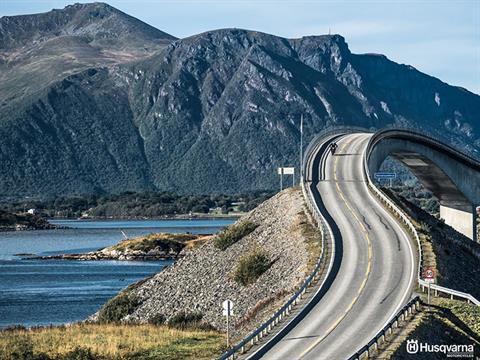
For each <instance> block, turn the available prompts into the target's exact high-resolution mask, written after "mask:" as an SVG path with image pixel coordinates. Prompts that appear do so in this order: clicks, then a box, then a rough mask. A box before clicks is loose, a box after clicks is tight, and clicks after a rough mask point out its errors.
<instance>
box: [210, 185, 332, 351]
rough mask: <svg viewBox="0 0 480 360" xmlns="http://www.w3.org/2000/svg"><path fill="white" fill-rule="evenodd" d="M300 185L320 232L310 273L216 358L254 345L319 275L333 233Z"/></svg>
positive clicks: (283, 315) (308, 193)
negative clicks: (268, 314) (318, 250)
mask: <svg viewBox="0 0 480 360" xmlns="http://www.w3.org/2000/svg"><path fill="white" fill-rule="evenodd" d="M301 186H302V194H303V197H304V199H305V202H306V204H307V207H308V209H309V210H310V212H311V214H312V216H313V218H314V220H315V221H316V223H317V226H318V228H319V230H320V232H321V236H322V240H321V241H322V248H321V253H320V257H319V259H318V261H317V263H316V265H315V268H314V269H313V271H312V273H311V274H310V275H309V276H308V277H307V279H306V280H305V281H304V282H303V284H302V286H301V287H300V288H299V289H298V290H297V292H295V294H293V295H292V297H291V298H290V299H289V300H288V301H287V302H286V303H285V304H284V305H283V306H282V307H281V308H280V309H279V310H277V311H276V312H275V313H274V314H273V315H272V316H271V317H270V318H269V319H268V320H267V321H265V322H264V323H263V324H261V325H260V326H259V327H257V328H256V329H255V330H254V331H252V332H251V333H250V334H249V335H247V336H246V337H245V338H243V339H242V340H241V341H240V342H239V343H238V344H236V345H235V346H233V347H232V348H231V349H230V350H228V351H227V352H225V353H224V354H223V355H222V356H221V357H219V358H218V360H234V359H235V358H236V355H237V354H244V353H245V352H246V351H247V347H251V346H254V345H255V344H256V343H258V342H259V340H260V339H262V338H263V337H265V336H267V335H268V334H269V333H270V332H271V331H272V329H273V327H274V326H276V325H277V324H278V323H279V322H280V321H281V320H283V319H284V318H285V317H286V316H287V315H289V314H290V312H291V311H292V308H293V306H295V305H297V303H298V302H299V300H301V298H302V296H303V295H304V294H305V292H306V290H307V288H308V287H309V286H310V285H312V284H313V283H314V282H315V281H316V280H317V278H318V276H320V275H321V274H320V270H321V268H322V263H323V261H324V257H325V256H326V255H325V254H326V253H327V249H326V240H327V239H333V233H332V230H331V228H330V226H329V225H328V223H327V221H326V220H325V218H323V215H322V214H321V213H320V210H319V209H318V207H317V205H316V204H315V202H314V201H313V195H312V194H311V190H310V188H309V187H308V188H307V189H306V187H305V183H304V182H303V181H302V182H301ZM330 269H331V263H330V267H329V269H328V270H327V274H328V273H329V272H330Z"/></svg>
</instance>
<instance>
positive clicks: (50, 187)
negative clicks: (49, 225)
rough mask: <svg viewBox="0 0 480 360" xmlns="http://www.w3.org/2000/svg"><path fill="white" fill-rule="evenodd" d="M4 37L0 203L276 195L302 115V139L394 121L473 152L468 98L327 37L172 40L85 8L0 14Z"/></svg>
mask: <svg viewBox="0 0 480 360" xmlns="http://www.w3.org/2000/svg"><path fill="white" fill-rule="evenodd" d="M71 14H73V15H71ZM50 22H54V26H50V25H49V24H50ZM12 24H21V25H22V26H20V27H18V26H17V25H12ZM17 28H20V29H24V30H21V31H15V29H17ZM46 29H47V30H46ZM48 29H51V31H50V30H48ZM105 37H106V38H108V41H103V40H104V38H105ZM0 39H3V40H1V41H0V43H1V44H4V45H2V46H0V54H2V55H0V56H1V57H3V59H4V60H3V63H2V64H1V65H0V82H1V83H2V87H1V89H0V139H1V140H0V196H1V195H3V196H6V195H12V194H13V195H17V196H20V195H37V196H54V195H59V194H61V195H74V194H82V193H117V192H122V191H127V190H129V191H147V190H160V191H172V190H173V191H178V192H183V193H210V192H216V193H240V192H246V191H250V190H253V189H274V188H277V186H278V185H277V183H278V179H277V175H276V172H275V168H276V167H278V166H282V165H283V166H286V165H297V166H298V147H299V137H300V133H299V121H300V115H301V114H303V115H304V117H305V127H304V128H305V139H304V140H305V141H304V143H305V144H308V141H309V140H310V139H311V138H312V137H313V136H314V134H315V133H317V132H318V131H320V130H321V129H323V128H324V127H325V126H328V125H335V124H352V125H357V126H362V127H367V128H370V127H375V128H380V127H384V126H386V125H389V124H396V125H403V126H411V127H415V128H420V129H422V130H425V131H428V132H430V133H433V134H436V135H442V136H446V137H448V138H449V139H450V140H451V142H452V143H455V144H456V145H459V146H461V147H462V148H464V149H465V150H466V151H468V152H470V153H472V154H474V155H475V154H476V155H478V154H479V150H480V120H479V119H480V96H478V95H475V94H473V93H471V92H469V91H467V90H465V89H462V88H458V87H454V86H450V85H448V84H445V83H443V82H441V81H440V80H438V79H435V78H433V77H430V76H428V75H425V74H423V73H421V72H419V71H417V70H415V69H414V68H412V67H411V66H407V65H399V64H397V63H395V62H392V61H390V60H389V59H387V58H386V57H385V56H382V55H356V54H352V53H351V52H350V50H349V49H348V46H347V44H346V42H345V40H344V38H343V37H341V36H339V35H331V36H330V35H323V36H309V37H304V38H301V39H285V38H280V37H276V36H273V35H268V34H264V33H259V32H254V31H246V30H238V29H223V30H216V31H210V32H206V33H203V34H199V35H196V36H192V37H189V38H186V39H181V40H174V38H173V37H171V36H169V35H167V34H165V33H163V32H160V31H156V30H155V29H153V28H151V27H149V26H148V25H146V24H143V23H141V22H139V21H138V20H135V19H133V18H131V17H129V16H127V15H125V14H123V13H121V12H119V11H118V10H115V9H113V8H111V7H110V6H108V5H105V4H86V5H74V6H71V7H67V8H65V9H63V10H55V11H53V12H50V13H47V14H41V15H30V16H27V17H23V16H21V17H3V18H1V19H0ZM29 39H34V42H33V43H32V42H31V40H29ZM132 39H134V40H136V39H139V40H138V41H132ZM167 43H168V44H169V45H167V46H165V44H167ZM66 44H67V45H66ZM12 49H16V50H15V51H13V50H12ZM65 49H67V50H68V51H66V50H65ZM17 53H18V54H20V55H17ZM44 54H45V55H44ZM17 56H18V60H17ZM133 59H136V60H135V61H133ZM37 61H38V63H37ZM0 63H1V62H0ZM50 63H51V65H48V64H50ZM45 64H47V65H45ZM5 69H8V71H5ZM32 71H33V72H34V74H35V76H33V77H32V75H31V74H32ZM3 85H5V86H3Z"/></svg>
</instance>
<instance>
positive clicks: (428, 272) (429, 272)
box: [423, 268, 435, 283]
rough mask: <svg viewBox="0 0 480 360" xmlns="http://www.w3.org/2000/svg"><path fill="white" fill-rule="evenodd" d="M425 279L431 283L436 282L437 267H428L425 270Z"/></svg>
mask: <svg viewBox="0 0 480 360" xmlns="http://www.w3.org/2000/svg"><path fill="white" fill-rule="evenodd" d="M423 280H425V281H427V282H431V283H433V282H435V269H433V268H426V269H425V270H424V272H423Z"/></svg>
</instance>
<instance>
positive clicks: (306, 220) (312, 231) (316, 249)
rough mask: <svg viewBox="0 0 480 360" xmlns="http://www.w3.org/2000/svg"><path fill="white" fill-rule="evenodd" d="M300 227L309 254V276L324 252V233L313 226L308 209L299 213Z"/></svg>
mask: <svg viewBox="0 0 480 360" xmlns="http://www.w3.org/2000/svg"><path fill="white" fill-rule="evenodd" d="M298 227H299V228H300V231H301V234H302V236H303V238H304V241H305V243H306V244H307V250H308V254H309V256H308V263H307V274H309V273H311V272H312V271H313V269H314V268H315V266H316V265H317V261H318V258H319V257H320V254H321V252H322V233H321V232H320V230H319V229H318V228H317V227H315V226H314V225H313V224H312V216H311V214H310V213H309V212H308V210H306V209H305V210H304V211H302V212H300V213H299V222H298Z"/></svg>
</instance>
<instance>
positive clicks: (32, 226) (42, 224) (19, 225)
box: [0, 210, 57, 232]
mask: <svg viewBox="0 0 480 360" xmlns="http://www.w3.org/2000/svg"><path fill="white" fill-rule="evenodd" d="M56 228H57V226H55V225H52V224H50V223H49V222H48V221H47V220H45V219H44V218H41V217H40V216H37V215H33V214H11V213H9V212H6V211H3V210H0V232H2V231H22V230H48V229H56Z"/></svg>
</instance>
